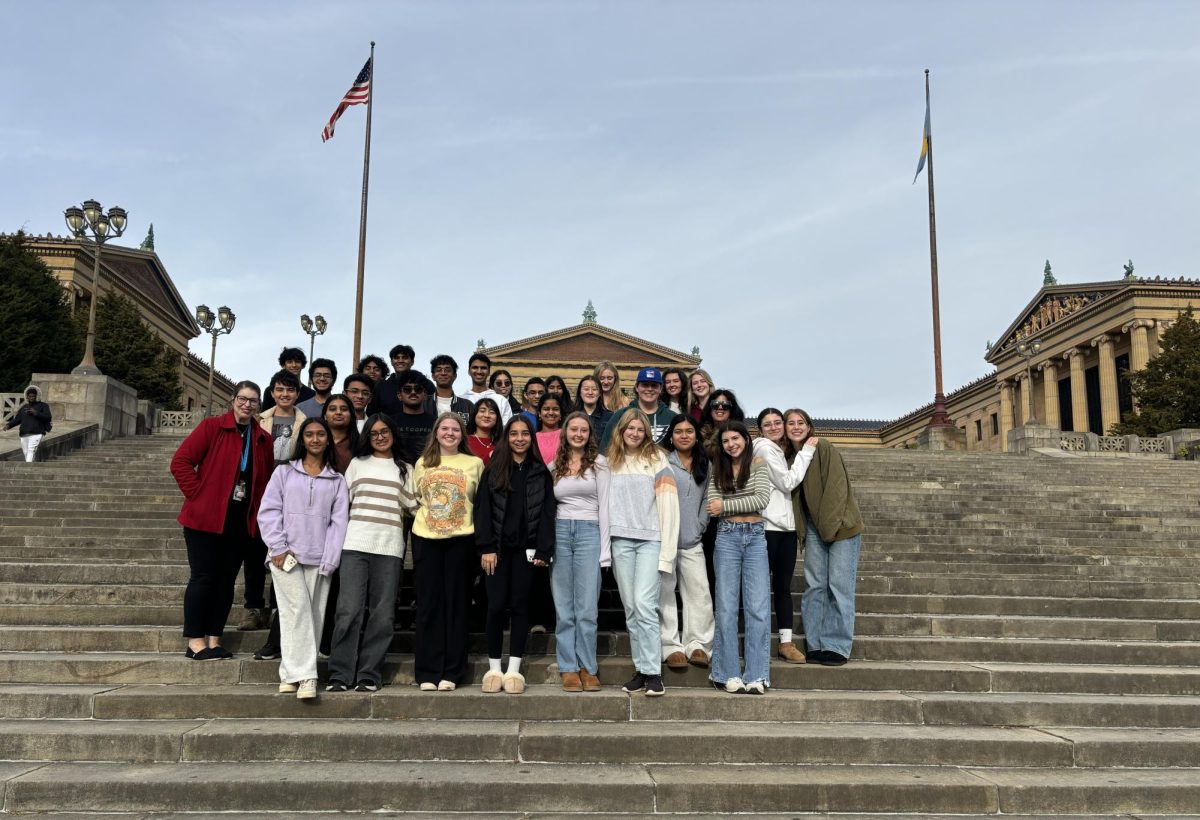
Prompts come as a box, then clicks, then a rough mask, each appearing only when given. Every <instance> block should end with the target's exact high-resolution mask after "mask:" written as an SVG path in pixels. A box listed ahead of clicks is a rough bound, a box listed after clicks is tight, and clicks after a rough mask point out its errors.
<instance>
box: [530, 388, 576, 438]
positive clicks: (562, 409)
mask: <svg viewBox="0 0 1200 820" xmlns="http://www.w3.org/2000/svg"><path fill="white" fill-rule="evenodd" d="M548 401H549V402H554V403H555V404H557V405H558V429H559V430H561V429H562V426H563V423H564V421H565V420H566V418H567V416H568V415H569V414H570V413H571V397H570V396H567V395H565V394H562V393H546V394H545V395H544V396H542V398H541V400H540V401H539V402H538V403H537V412H536V413H535V415H536V416H537V429H538V432H541V430H542V408H543V407H545V406H546V402H548Z"/></svg>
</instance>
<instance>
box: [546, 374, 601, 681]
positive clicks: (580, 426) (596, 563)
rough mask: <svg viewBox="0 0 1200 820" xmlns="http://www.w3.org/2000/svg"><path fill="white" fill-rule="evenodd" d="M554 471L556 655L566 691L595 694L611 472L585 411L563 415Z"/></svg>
mask: <svg viewBox="0 0 1200 820" xmlns="http://www.w3.org/2000/svg"><path fill="white" fill-rule="evenodd" d="M589 378H590V377H589ZM598 387H599V385H597V388H598ZM552 472H553V476H554V497H555V500H556V501H557V508H556V510H555V523H554V564H553V565H552V567H551V570H550V587H551V590H552V592H553V595H554V608H555V612H556V614H557V622H556V625H555V629H554V652H555V659H556V660H557V661H558V672H559V675H561V676H562V687H563V689H564V690H565V691H567V692H599V691H600V679H599V678H598V677H597V674H598V672H599V665H598V662H597V659H596V631H597V628H598V609H599V599H600V569H601V567H609V566H612V551H611V541H610V537H609V528H608V486H609V473H608V459H606V458H605V457H604V456H602V455H600V454H599V451H598V450H597V448H596V436H595V434H594V433H593V430H592V423H591V419H589V418H588V416H587V414H586V413H583V412H580V411H576V412H574V413H572V414H571V415H569V416H567V421H566V424H564V425H563V431H562V443H561V444H560V445H559V447H558V456H557V458H556V459H555V460H554V467H553V470H552Z"/></svg>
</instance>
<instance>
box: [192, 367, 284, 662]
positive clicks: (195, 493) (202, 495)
mask: <svg viewBox="0 0 1200 820" xmlns="http://www.w3.org/2000/svg"><path fill="white" fill-rule="evenodd" d="M233 393H234V395H233V400H232V402H230V408H229V412H227V413H224V414H222V415H220V416H209V417H208V418H206V419H204V420H203V421H201V422H200V425H199V426H198V427H197V428H196V429H195V430H193V431H192V432H191V434H190V435H188V437H187V438H185V439H184V440H183V443H181V444H180V445H179V449H178V450H176V451H175V455H174V457H173V458H172V459H171V475H172V476H174V478H175V483H176V484H178V485H179V490H180V492H182V493H183V508H182V509H181V510H180V511H179V519H178V520H179V523H180V524H182V525H183V539H184V541H185V542H186V544H187V556H188V567H189V568H190V570H191V574H190V576H189V578H188V583H187V589H186V590H185V591H184V594H183V637H184V638H185V639H186V640H187V652H186V655H187V657H189V658H192V659H193V660H200V661H203V660H216V659H222V658H232V657H233V653H231V652H230V651H229V650H227V649H225V648H224V647H223V646H221V636H222V634H223V633H224V631H225V621H226V620H227V619H228V618H229V610H230V609H231V608H232V606H233V587H234V583H235V582H236V581H237V574H238V570H239V569H240V568H241V566H242V561H243V559H244V558H245V556H246V555H248V554H250V553H252V552H254V549H253V545H254V543H255V542H256V541H257V537H258V507H259V503H260V502H261V500H262V496H263V492H264V491H265V490H266V488H267V481H268V480H269V479H270V478H271V471H272V470H273V469H274V467H275V457H274V454H273V453H272V448H271V434H270V433H268V432H267V431H266V430H263V429H262V428H261V427H260V426H259V425H258V424H256V423H255V421H254V415H255V413H257V412H258V407H259V401H260V399H261V397H262V393H261V391H260V390H259V388H258V385H257V384H255V383H254V382H250V381H243V382H238V383H237V385H236V386H235V387H234V390H233ZM260 560H261V559H260Z"/></svg>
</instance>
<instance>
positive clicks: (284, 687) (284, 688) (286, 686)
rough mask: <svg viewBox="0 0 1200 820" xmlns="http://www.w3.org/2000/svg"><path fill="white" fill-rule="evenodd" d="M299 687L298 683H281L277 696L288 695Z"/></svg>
mask: <svg viewBox="0 0 1200 820" xmlns="http://www.w3.org/2000/svg"><path fill="white" fill-rule="evenodd" d="M299 687H300V684H298V683H281V684H279V694H281V695H290V694H292V693H293V692H295V691H296V690H297V689H298V688H299Z"/></svg>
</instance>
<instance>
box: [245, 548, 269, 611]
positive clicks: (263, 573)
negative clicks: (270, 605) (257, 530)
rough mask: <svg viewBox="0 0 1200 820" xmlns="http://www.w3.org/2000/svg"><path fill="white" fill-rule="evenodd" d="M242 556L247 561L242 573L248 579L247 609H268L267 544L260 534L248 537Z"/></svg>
mask: <svg viewBox="0 0 1200 820" xmlns="http://www.w3.org/2000/svg"><path fill="white" fill-rule="evenodd" d="M242 558H243V559H244V560H245V562H246V568H245V571H244V572H243V573H242V578H243V579H244V580H245V581H246V591H245V592H246V609H266V608H267V599H266V587H267V545H266V544H265V543H263V540H262V539H261V538H259V537H258V536H254V537H253V538H247V539H246V542H245V546H244V548H243V551H242Z"/></svg>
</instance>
